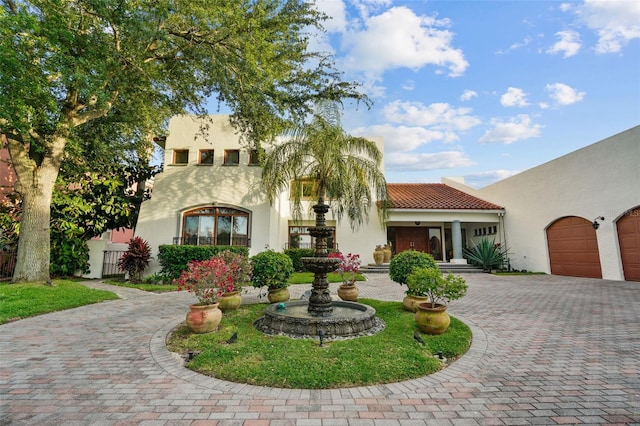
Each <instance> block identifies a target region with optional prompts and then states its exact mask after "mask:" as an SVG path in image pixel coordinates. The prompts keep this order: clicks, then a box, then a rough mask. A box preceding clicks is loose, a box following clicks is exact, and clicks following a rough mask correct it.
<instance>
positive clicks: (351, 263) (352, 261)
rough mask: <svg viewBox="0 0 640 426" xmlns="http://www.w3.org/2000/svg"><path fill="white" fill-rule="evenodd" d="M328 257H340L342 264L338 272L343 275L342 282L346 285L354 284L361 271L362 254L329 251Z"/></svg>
mask: <svg viewBox="0 0 640 426" xmlns="http://www.w3.org/2000/svg"><path fill="white" fill-rule="evenodd" d="M327 257H330V258H334V259H340V264H339V265H338V269H336V272H337V273H339V274H340V276H341V277H342V282H343V283H344V284H346V285H354V284H355V283H356V280H357V279H358V272H359V271H360V255H359V254H353V253H347V255H346V256H345V255H344V254H342V253H341V252H333V253H329V255H328V256H327Z"/></svg>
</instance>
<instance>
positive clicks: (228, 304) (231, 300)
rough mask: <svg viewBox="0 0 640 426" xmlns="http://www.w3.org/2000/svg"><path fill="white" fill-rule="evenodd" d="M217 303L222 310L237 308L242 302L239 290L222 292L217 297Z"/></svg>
mask: <svg viewBox="0 0 640 426" xmlns="http://www.w3.org/2000/svg"><path fill="white" fill-rule="evenodd" d="M218 303H219V305H220V310H221V311H222V312H227V311H231V310H234V309H238V308H239V307H240V304H242V295H241V294H240V292H239V291H231V292H229V293H223V294H222V296H220V297H218Z"/></svg>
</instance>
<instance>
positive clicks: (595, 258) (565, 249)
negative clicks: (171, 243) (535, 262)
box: [547, 216, 602, 278]
mask: <svg viewBox="0 0 640 426" xmlns="http://www.w3.org/2000/svg"><path fill="white" fill-rule="evenodd" d="M547 244H548V245H549V262H550V264H551V273H552V274H555V275H565V276H569V277H587V278H602V269H601V268H600V255H599V254H598V241H597V238H596V230H595V229H593V226H591V222H589V221H588V220H586V219H583V218H580V217H575V216H571V217H565V218H562V219H559V220H558V221H556V222H554V223H553V224H552V225H551V226H550V227H549V228H547Z"/></svg>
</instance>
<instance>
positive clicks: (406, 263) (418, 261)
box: [389, 250, 438, 285]
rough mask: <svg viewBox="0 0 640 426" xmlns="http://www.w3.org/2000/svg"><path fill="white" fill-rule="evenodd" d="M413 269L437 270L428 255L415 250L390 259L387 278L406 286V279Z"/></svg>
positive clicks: (433, 261) (434, 262)
mask: <svg viewBox="0 0 640 426" xmlns="http://www.w3.org/2000/svg"><path fill="white" fill-rule="evenodd" d="M413 268H433V269H438V264H437V263H436V261H435V259H434V258H433V257H432V256H431V255H430V254H427V253H422V252H419V251H416V250H405V251H403V252H401V253H398V254H396V255H395V256H393V258H391V262H389V278H391V280H392V281H395V282H397V283H398V284H400V285H406V284H407V277H408V276H409V274H410V273H411V271H412V270H413Z"/></svg>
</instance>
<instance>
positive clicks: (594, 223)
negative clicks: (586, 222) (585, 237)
mask: <svg viewBox="0 0 640 426" xmlns="http://www.w3.org/2000/svg"><path fill="white" fill-rule="evenodd" d="M599 220H604V216H598V217H596V218H595V219H593V223H592V224H591V226H593V229H598V228H600V224H599V223H598V221H599Z"/></svg>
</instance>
